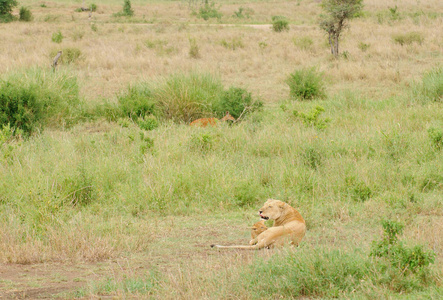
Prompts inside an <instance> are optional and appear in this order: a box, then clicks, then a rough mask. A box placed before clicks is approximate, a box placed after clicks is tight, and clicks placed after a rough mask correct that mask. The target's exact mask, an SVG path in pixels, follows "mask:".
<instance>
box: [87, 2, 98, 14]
mask: <svg viewBox="0 0 443 300" xmlns="http://www.w3.org/2000/svg"><path fill="white" fill-rule="evenodd" d="M89 10H90V11H93V12H94V11H97V5H96V4H95V3H92V4H91V5H89Z"/></svg>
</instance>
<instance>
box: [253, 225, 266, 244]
mask: <svg viewBox="0 0 443 300" xmlns="http://www.w3.org/2000/svg"><path fill="white" fill-rule="evenodd" d="M267 229H268V227H266V225H265V220H261V221H258V222H257V223H255V224H254V225H252V227H251V241H250V242H249V244H250V245H254V244H256V243H257V236H258V235H259V234H260V233H262V232H264V231H266V230H267Z"/></svg>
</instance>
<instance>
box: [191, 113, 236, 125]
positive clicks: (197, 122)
mask: <svg viewBox="0 0 443 300" xmlns="http://www.w3.org/2000/svg"><path fill="white" fill-rule="evenodd" d="M218 121H219V120H218V119H217V118H201V119H197V120H194V121H192V122H191V124H189V125H190V126H197V127H206V126H208V125H210V126H217V122H218ZM220 121H223V122H224V121H235V118H234V117H233V116H231V114H230V113H229V111H227V112H226V115H225V116H224V117H223V118H221V119H220Z"/></svg>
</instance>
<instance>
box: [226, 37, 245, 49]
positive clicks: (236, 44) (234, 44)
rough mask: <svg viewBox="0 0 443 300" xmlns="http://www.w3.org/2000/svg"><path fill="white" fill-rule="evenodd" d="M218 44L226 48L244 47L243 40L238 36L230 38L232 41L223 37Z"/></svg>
mask: <svg viewBox="0 0 443 300" xmlns="http://www.w3.org/2000/svg"><path fill="white" fill-rule="evenodd" d="M220 44H221V45H222V46H223V47H225V48H226V49H231V50H235V49H237V48H244V47H245V45H244V44H243V41H242V39H241V38H239V37H235V38H233V39H232V41H226V40H225V39H223V40H222V41H221V42H220Z"/></svg>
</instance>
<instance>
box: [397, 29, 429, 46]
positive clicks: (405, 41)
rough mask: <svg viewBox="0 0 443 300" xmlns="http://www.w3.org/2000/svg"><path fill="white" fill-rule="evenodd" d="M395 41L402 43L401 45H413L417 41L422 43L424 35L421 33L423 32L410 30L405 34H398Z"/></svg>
mask: <svg viewBox="0 0 443 300" xmlns="http://www.w3.org/2000/svg"><path fill="white" fill-rule="evenodd" d="M392 38H393V40H394V42H396V43H397V44H400V45H401V46H404V45H411V44H412V43H417V44H419V45H421V44H422V43H423V41H424V37H423V36H422V35H421V33H418V32H409V33H405V34H397V35H394V36H393V37H392Z"/></svg>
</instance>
